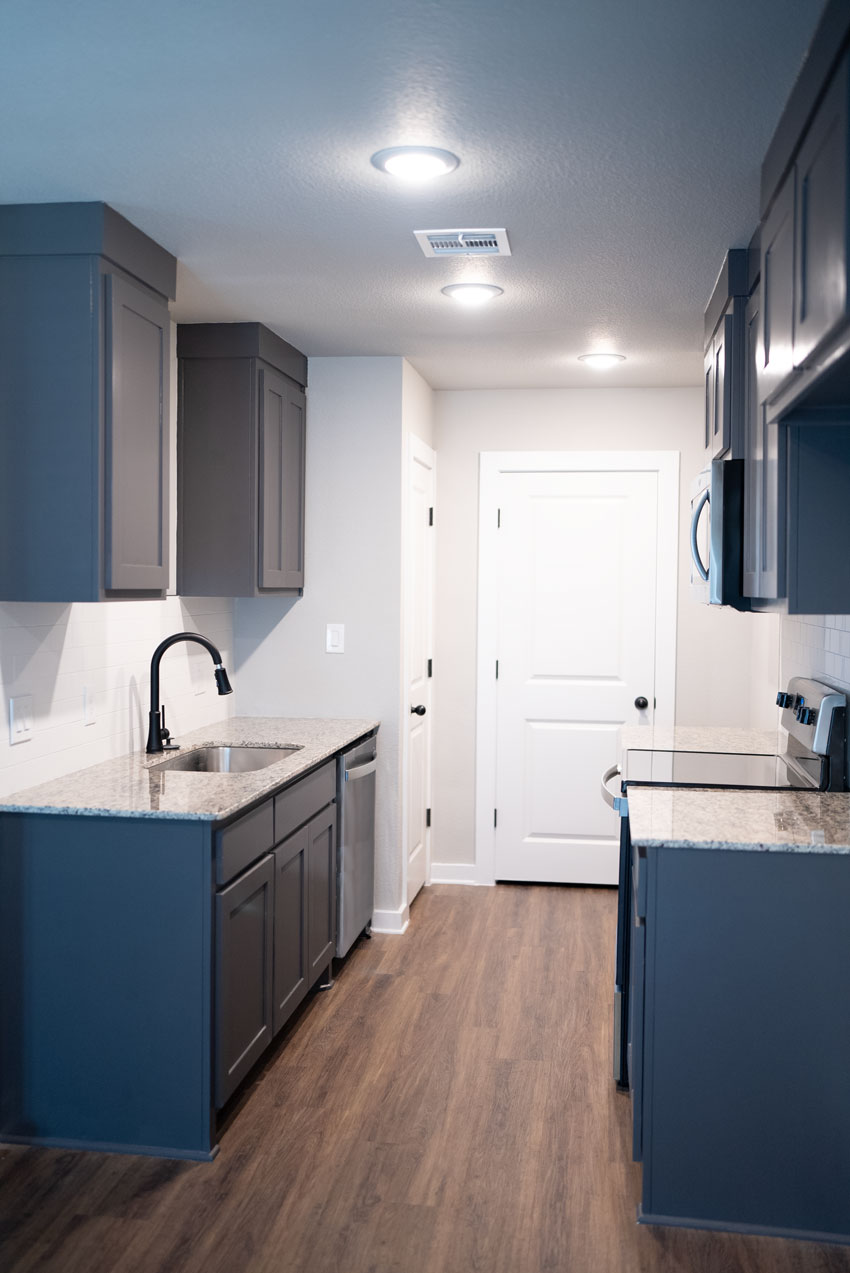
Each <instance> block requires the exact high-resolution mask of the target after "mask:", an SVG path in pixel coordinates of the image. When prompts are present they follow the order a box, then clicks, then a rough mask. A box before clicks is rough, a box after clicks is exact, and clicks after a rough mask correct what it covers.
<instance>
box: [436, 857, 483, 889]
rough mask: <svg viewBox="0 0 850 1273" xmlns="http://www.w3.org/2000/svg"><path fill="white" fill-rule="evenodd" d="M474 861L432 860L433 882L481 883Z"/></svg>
mask: <svg viewBox="0 0 850 1273" xmlns="http://www.w3.org/2000/svg"><path fill="white" fill-rule="evenodd" d="M475 870H476V868H475V864H474V863H473V862H432V863H431V879H430V883H431V884H481V882H482V881H481V880H477V879H476V878H475Z"/></svg>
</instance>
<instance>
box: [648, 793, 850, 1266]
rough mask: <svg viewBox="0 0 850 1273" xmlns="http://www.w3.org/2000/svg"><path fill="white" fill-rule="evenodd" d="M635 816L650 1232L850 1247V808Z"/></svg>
mask: <svg viewBox="0 0 850 1273" xmlns="http://www.w3.org/2000/svg"><path fill="white" fill-rule="evenodd" d="M628 805H629V824H630V829H631V850H632V871H633V881H632V896H631V908H630V909H631V922H632V934H631V937H632V959H631V969H630V987H629V992H630V997H631V1013H630V1019H631V1023H632V1024H631V1040H630V1054H631V1066H630V1073H631V1094H632V1100H633V1108H634V1156H635V1158H636V1159H637V1160H639V1161H641V1163H642V1170H643V1183H642V1189H643V1193H642V1203H641V1207H640V1211H639V1219H640V1220H641V1221H642V1222H643V1223H655V1224H673V1225H686V1226H696V1227H702V1228H717V1229H729V1230H738V1231H743V1232H757V1233H772V1234H778V1235H784V1236H797V1237H808V1238H812V1239H816V1240H823V1239H830V1240H837V1241H845V1242H846V1241H850V1098H848V1093H847V1062H848V1056H850V996H848V994H847V989H846V970H847V968H848V967H850V924H848V915H850V796H849V795H846V794H843V793H828V792H817V791H794V790H792V791H789V790H782V791H728V790H705V789H670V788H661V787H655V788H630V789H629V793H628Z"/></svg>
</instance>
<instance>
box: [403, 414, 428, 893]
mask: <svg viewBox="0 0 850 1273" xmlns="http://www.w3.org/2000/svg"><path fill="white" fill-rule="evenodd" d="M408 454H409V460H408V502H407V520H408V524H407V531H408V534H407V572H406V593H405V618H406V623H405V628H406V632H405V640H406V666H407V673H406V681H407V684H406V689H407V706H406V719H407V730H408V736H407V766H406V767H407V774H406V778H407V826H406V838H407V901H408V903H410V902H412V901H413V899H414V897H415V896H416V894H417V893H418V892H419V890H420V889H421V888H422V885H423V884H424V883H425V882H426V879H427V878H428V869H429V863H430V844H429V841H430V830H429V825H428V816H427V815H428V808H429V805H430V799H431V796H430V791H431V684H432V678H431V659H432V654H431V651H432V648H433V634H432V595H433V577H434V525H433V509H434V462H435V456H434V452H433V451H432V450H431V448H430V447H429V446H426V445H425V443H424V442H422V441H420V439H419V438H414V437H411V438H410V447H409V453H408ZM414 708H415V709H419V710H416V711H414ZM423 708H424V711H422V710H421V709H423Z"/></svg>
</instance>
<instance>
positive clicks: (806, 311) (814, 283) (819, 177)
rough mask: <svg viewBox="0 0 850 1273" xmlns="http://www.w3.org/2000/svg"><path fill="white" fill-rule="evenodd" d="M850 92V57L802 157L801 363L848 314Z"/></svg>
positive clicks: (797, 350) (797, 347)
mask: <svg viewBox="0 0 850 1273" xmlns="http://www.w3.org/2000/svg"><path fill="white" fill-rule="evenodd" d="M847 96H848V59H847V58H845V59H844V61H843V62H842V64H841V66H840V67H839V69H838V71H837V72H836V74H835V76H834V77H833V79H832V83H831V84H830V87H829V89H828V91H827V94H826V96H825V98H824V100H823V102H822V103H821V106H820V109H819V110H818V112H817V114H816V115H815V118H814V120H813V121H812V124H811V127H810V128H809V131H808V133H807V134H806V138H805V140H804V142H803V145H802V147H801V149H800V154H799V157H798V160H797V243H796V305H797V312H796V321H795V324H794V365H795V366H799V365H800V363H802V362H803V360H804V359H805V358H807V357H808V356H809V354H810V353H812V351H813V350H814V349H815V347H816V346H817V345H818V344H819V343H820V341H821V340H823V339H824V338H825V337H826V336H828V335H829V334H830V333H831V332H832V331H833V330H834V329H835V328H836V327H837V326H838V325H839V324H840V323H841V322H842V321H843V319H844V317H845V315H846V313H847V267H848V253H847V231H848V226H847V178H848V172H847V169H848V154H847Z"/></svg>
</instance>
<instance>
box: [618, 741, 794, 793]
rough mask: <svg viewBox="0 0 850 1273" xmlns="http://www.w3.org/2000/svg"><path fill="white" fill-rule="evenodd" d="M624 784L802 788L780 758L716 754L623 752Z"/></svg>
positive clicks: (732, 753) (729, 753) (768, 788)
mask: <svg viewBox="0 0 850 1273" xmlns="http://www.w3.org/2000/svg"><path fill="white" fill-rule="evenodd" d="M623 780H624V782H626V783H631V784H634V785H635V786H641V787H645V786H672V787H742V788H761V789H767V790H773V789H774V788H777V787H798V786H801V785H803V784H802V783H801V780H800V778H799V777H796V776H795V775H794V774H793V773H792V772H791V771H789V769H788V767H787V766H786V764H785V761H784V760H783V758H782V756H775V755H773V756H770V755H752V754H746V753H739V752H716V751H710V752H709V751H637V750H634V751H632V750H630V751H627V752H626V762H625V767H624V772H623Z"/></svg>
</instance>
